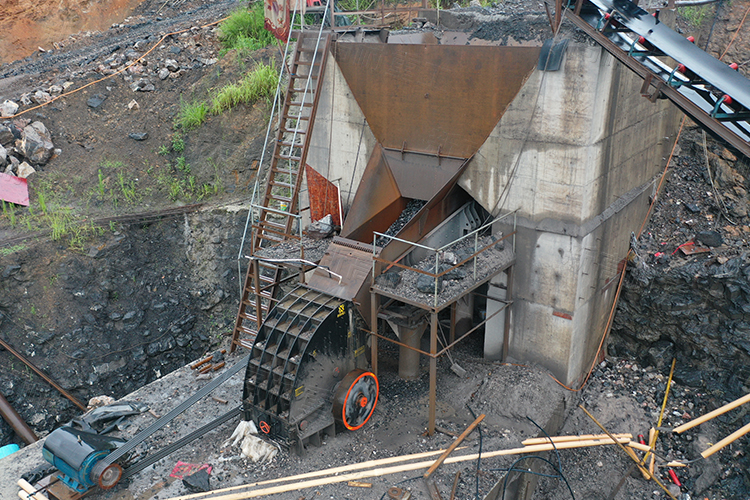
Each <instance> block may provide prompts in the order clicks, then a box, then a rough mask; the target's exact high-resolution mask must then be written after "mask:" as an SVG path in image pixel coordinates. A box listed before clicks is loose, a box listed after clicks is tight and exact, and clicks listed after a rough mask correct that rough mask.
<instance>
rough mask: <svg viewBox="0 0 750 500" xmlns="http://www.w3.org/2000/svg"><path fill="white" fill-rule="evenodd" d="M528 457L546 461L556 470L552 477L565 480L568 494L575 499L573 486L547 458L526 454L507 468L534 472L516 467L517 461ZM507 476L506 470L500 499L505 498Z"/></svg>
mask: <svg viewBox="0 0 750 500" xmlns="http://www.w3.org/2000/svg"><path fill="white" fill-rule="evenodd" d="M529 458H535V459H538V460H542V461H544V462H547V463H548V464H549V465H550V467H552V468H553V469H554V470H555V471H556V472H557V474H558V475H557V476H552V477H558V478H560V479H562V480H563V481H565V485H566V486H567V487H568V491H569V492H570V496H571V497H572V498H573V500H576V496H575V495H574V494H573V488H571V487H570V483H568V480H567V479H566V478H565V476H564V475H563V473H562V471H560V469H558V468H557V467H555V464H553V463H552V462H550V461H549V460H547V459H546V458H544V457H540V456H538V455H527V456H525V457H521V458H519V459H518V460H516V461H515V462H513V463H512V464H511V466H510V467H509V470H511V471H513V470H515V471H518V472H523V473H529V474H534V472H532V471H527V470H524V469H516V464H517V463H518V462H521V461H523V460H526V459H529ZM509 477H510V472H508V473H507V474H505V480H504V481H503V494H502V495H501V496H500V499H501V500H504V499H505V490H506V488H507V487H508V478H509Z"/></svg>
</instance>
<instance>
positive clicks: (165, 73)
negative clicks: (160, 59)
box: [159, 68, 170, 80]
mask: <svg viewBox="0 0 750 500" xmlns="http://www.w3.org/2000/svg"><path fill="white" fill-rule="evenodd" d="M169 74H170V71H169V70H168V69H167V68H162V69H160V70H159V80H166V79H167V78H169Z"/></svg>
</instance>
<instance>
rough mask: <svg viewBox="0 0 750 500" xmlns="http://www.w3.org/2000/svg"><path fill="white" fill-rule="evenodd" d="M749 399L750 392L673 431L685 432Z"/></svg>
mask: <svg viewBox="0 0 750 500" xmlns="http://www.w3.org/2000/svg"><path fill="white" fill-rule="evenodd" d="M748 401H750V394H746V395H744V396H742V397H741V398H739V399H735V400H734V401H732V402H731V403H727V404H725V405H724V406H722V407H720V408H717V409H715V410H714V411H711V412H708V413H706V414H705V415H703V416H700V417H698V418H696V419H694V420H692V421H690V422H688V423H686V424H682V425H680V426H678V427H675V428H674V429H672V432H676V433H677V434H680V433H683V432H685V431H686V430H688V429H692V428H693V427H695V426H698V425H700V424H702V423H703V422H707V421H709V420H711V419H712V418H715V417H718V416H719V415H723V414H725V413H726V412H728V411H729V410H733V409H734V408H737V407H738V406H740V405H743V404H745V403H747V402H748Z"/></svg>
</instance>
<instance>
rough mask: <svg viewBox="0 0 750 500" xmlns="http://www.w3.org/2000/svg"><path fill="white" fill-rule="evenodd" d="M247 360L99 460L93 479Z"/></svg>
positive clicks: (243, 360)
mask: <svg viewBox="0 0 750 500" xmlns="http://www.w3.org/2000/svg"><path fill="white" fill-rule="evenodd" d="M249 358H250V356H249V355H248V356H245V357H244V358H242V359H241V360H240V361H238V362H237V364H235V365H234V366H232V367H231V368H227V369H226V370H224V373H222V374H221V375H220V376H218V377H216V378H215V379H213V380H212V381H211V382H209V383H208V384H206V385H205V386H203V387H202V388H201V389H200V390H199V391H198V392H196V393H195V394H194V395H193V396H191V397H190V398H188V399H186V400H185V401H183V402H182V403H181V404H180V405H178V406H177V407H175V408H174V409H173V410H172V411H170V412H169V413H167V414H166V415H164V416H163V417H161V418H160V419H158V420H157V421H156V422H154V423H153V424H151V425H150V426H148V427H147V428H145V429H144V430H142V431H141V432H139V433H138V434H136V435H135V436H133V437H132V438H131V439H129V440H128V442H127V443H125V444H124V445H123V446H121V447H120V448H118V449H117V450H115V451H113V452H112V453H110V454H109V455H107V456H106V457H105V458H103V459H102V460H100V461H99V462H98V463H97V464H96V465H95V466H94V468H93V470H92V473H93V474H94V475H95V477H99V476H100V475H101V474H102V473H103V472H104V470H105V469H106V468H107V467H109V466H110V465H112V464H113V463H115V462H116V461H117V460H119V459H120V458H122V457H123V456H125V455H126V454H127V453H129V452H130V451H132V450H133V449H134V448H135V447H136V446H138V445H139V444H141V443H142V442H143V441H145V440H146V439H147V438H148V437H149V436H151V435H152V434H154V433H155V432H156V431H158V430H159V429H161V428H162V427H164V426H165V425H167V424H168V423H169V422H171V421H172V420H174V419H175V418H176V417H177V416H178V415H180V414H181V413H182V412H184V411H185V410H187V409H188V408H190V407H191V406H193V405H194V404H195V403H197V402H198V401H200V400H201V399H203V397H205V396H207V395H208V394H209V393H211V392H212V391H213V390H214V389H216V388H217V387H219V386H220V385H221V384H223V383H224V382H226V381H227V380H229V379H230V378H231V377H232V375H234V374H236V373H237V372H239V371H240V370H242V369H243V368H245V367H246V366H247V361H248V359H249ZM237 411H238V410H232V411H230V412H228V413H226V414H225V415H223V416H222V417H219V419H217V420H215V421H213V422H211V423H209V424H208V425H206V426H204V427H202V428H201V429H199V431H200V430H202V431H203V433H205V432H208V431H209V430H211V429H213V427H215V426H217V425H219V424H220V423H222V422H223V421H224V420H221V419H222V418H225V417H226V420H228V419H229V418H231V416H234V415H235V414H236V413H234V412H237ZM230 414H231V415H230ZM197 432H198V431H196V432H195V433H192V434H191V435H189V436H187V437H191V436H192V439H195V438H196V437H199V436H198V435H195V436H194V435H193V434H196V433H197ZM184 439H186V438H183V439H182V440H180V442H182V441H184ZM192 439H191V440H192ZM188 442H189V441H188ZM184 444H187V442H182V445H184ZM167 449H169V450H171V451H174V449H176V448H174V449H173V447H168V448H167ZM171 451H170V453H171ZM145 460H148V459H145ZM137 465H138V463H136V464H133V466H131V467H129V468H128V469H131V468H132V467H137ZM139 470H140V469H139ZM133 473H134V472H129V474H128V475H130V474H133Z"/></svg>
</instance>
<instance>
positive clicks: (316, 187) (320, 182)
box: [305, 165, 341, 226]
mask: <svg viewBox="0 0 750 500" xmlns="http://www.w3.org/2000/svg"><path fill="white" fill-rule="evenodd" d="M305 176H306V177H307V194H308V197H309V199H310V217H311V218H312V220H320V219H322V218H323V217H325V216H326V215H328V214H331V217H332V218H333V223H334V224H335V225H337V226H340V225H341V200H340V198H341V196H340V194H339V188H337V187H336V185H335V184H334V183H333V182H331V181H329V180H328V179H326V178H325V177H324V176H323V175H321V174H320V173H318V172H317V171H316V170H315V169H314V168H312V167H311V166H310V165H305Z"/></svg>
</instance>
